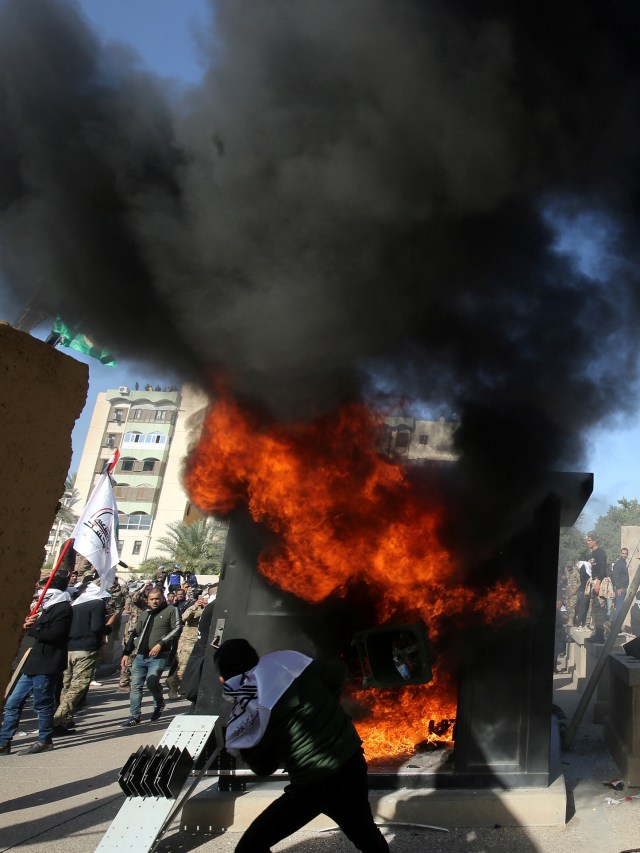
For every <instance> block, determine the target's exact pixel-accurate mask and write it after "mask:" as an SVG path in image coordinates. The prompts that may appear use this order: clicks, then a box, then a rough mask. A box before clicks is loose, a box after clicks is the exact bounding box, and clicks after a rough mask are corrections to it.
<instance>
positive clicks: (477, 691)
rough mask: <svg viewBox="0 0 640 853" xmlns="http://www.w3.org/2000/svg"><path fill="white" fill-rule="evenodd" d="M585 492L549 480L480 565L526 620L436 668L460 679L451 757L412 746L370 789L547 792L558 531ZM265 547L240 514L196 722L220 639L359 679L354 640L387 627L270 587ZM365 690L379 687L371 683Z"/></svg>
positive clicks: (480, 637) (475, 635) (214, 707)
mask: <svg viewBox="0 0 640 853" xmlns="http://www.w3.org/2000/svg"><path fill="white" fill-rule="evenodd" d="M592 486H593V478H592V475H591V474H578V473H571V474H569V473H567V474H553V475H549V476H548V477H546V478H545V479H544V482H543V483H542V484H541V486H540V487H539V488H538V492H537V496H536V497H535V499H534V500H532V501H530V502H529V505H530V507H531V510H530V513H529V517H528V518H527V519H526V520H525V521H524V522H523V523H522V524H520V525H519V527H518V530H517V532H512V533H511V534H510V535H509V537H508V539H507V540H506V541H504V542H501V543H500V544H499V546H498V547H496V548H495V549H494V552H493V554H491V555H489V556H484V557H483V563H482V565H479V567H478V574H479V575H482V576H485V577H486V576H491V574H492V573H494V574H495V572H496V571H498V570H500V569H501V568H507V569H508V571H509V572H510V573H511V574H512V575H513V576H514V577H516V578H517V581H518V584H519V585H520V587H521V588H523V589H524V590H525V592H526V593H527V596H528V600H529V603H530V612H529V615H528V617H527V618H526V619H517V620H507V621H506V622H505V623H504V625H503V626H502V627H501V628H499V629H497V630H495V629H494V630H489V629H487V628H484V629H474V631H473V632H472V633H470V634H469V636H468V637H464V636H463V637H462V640H463V642H462V643H460V642H458V644H457V648H456V649H455V650H452V660H451V661H448V660H445V665H447V666H451V667H454V668H455V670H456V672H457V678H458V706H457V715H456V729H455V744H454V748H453V751H451V750H450V749H446V750H445V749H443V750H440V753H439V755H436V756H434V755H431V756H430V757H429V758H428V760H427V759H425V760H421V759H420V755H421V753H420V751H419V748H418V751H417V752H416V759H415V760H414V759H413V758H412V759H411V760H410V761H408V762H406V761H405V762H404V763H402V764H399V763H397V762H396V763H394V762H379V761H374V762H370V784H371V786H372V787H380V788H382V787H384V788H389V787H393V786H397V787H443V788H445V787H458V788H470V787H496V786H497V787H502V788H517V787H547V786H548V785H550V784H551V782H553V781H554V779H555V778H556V776H557V775H558V772H559V771H558V767H556V766H555V765H556V762H555V761H554V758H553V748H552V718H551V707H552V690H553V668H554V667H553V662H554V633H555V616H556V610H555V602H556V596H557V565H558V562H557V561H558V542H559V531H560V527H562V526H570V525H572V524H573V523H574V522H575V521H576V519H577V517H578V515H579V513H580V511H581V510H582V508H583V506H584V504H585V503H586V501H587V499H588V497H589V495H590V493H591V490H592ZM268 545H269V534H268V532H266V531H265V530H263V529H262V528H260V527H259V526H258V525H256V524H254V523H253V521H252V520H251V519H250V518H249V516H248V514H247V513H246V512H236V514H235V515H234V516H233V518H232V519H231V524H230V528H229V536H228V540H227V546H226V551H225V557H224V566H223V571H222V575H221V580H220V585H219V592H218V597H217V599H216V603H215V606H214V612H213V618H212V622H211V630H210V635H209V641H208V646H207V651H206V655H205V661H204V665H203V672H202V681H201V686H200V691H199V694H198V700H197V703H196V709H195V712H196V714H224V713H226V711H227V703H225V702H223V701H222V699H221V691H220V685H219V682H218V679H217V672H216V670H215V665H214V663H213V653H214V646H215V645H218V644H219V643H220V642H221V640H224V639H231V638H234V637H239V636H244V637H246V638H247V639H248V640H249V641H250V642H252V643H253V644H254V645H255V647H256V648H257V649H258V651H259V652H260V653H266V652H269V651H275V650H277V649H282V648H292V649H297V650H298V651H301V652H303V653H306V654H309V655H311V656H314V657H321V656H329V657H341V658H342V659H343V660H345V661H346V662H347V663H348V665H349V666H350V668H351V670H352V672H353V673H354V675H356V676H358V677H360V678H361V679H362V676H363V673H362V671H361V665H360V661H359V660H358V657H359V655H358V650H357V645H358V643H357V642H356V643H355V644H354V637H356V636H357V635H359V636H360V637H362V636H363V632H364V636H367V635H371V632H372V630H374V629H375V628H376V627H379V628H381V629H382V630H389V626H388V625H387V626H375V625H372V624H371V623H370V620H369V616H368V613H367V607H366V605H363V606H362V607H359V606H358V604H357V601H358V591H357V590H354V591H353V593H352V594H350V595H348V596H347V597H346V598H345V599H338V600H331V601H326V602H323V603H321V604H310V603H308V602H306V601H303V600H301V599H299V598H297V597H295V596H293V595H290V594H288V593H285V592H283V591H282V590H281V589H279V588H278V587H276V586H274V585H272V584H270V583H269V582H267V580H265V578H264V577H263V576H262V575H261V574H260V573H259V572H258V569H257V563H258V557H259V554H260V553H261V551H262V550H263V549H264V548H265V547H268ZM427 628H428V626H427ZM458 640H460V637H458ZM427 665H428V664H426V663H425V666H427ZM440 665H442V662H441V664H440ZM364 675H365V681H366V675H367V674H366V673H365V674H364ZM369 675H371V673H369ZM422 680H423V681H428V678H426V677H425V678H424V679H422ZM369 681H370V682H371V679H369ZM371 689H376V686H375V679H374V680H373V686H372V687H371ZM397 689H399V690H402V689H403V687H402V686H399V687H397ZM416 740H417V741H418V740H419V736H418V735H417V736H416Z"/></svg>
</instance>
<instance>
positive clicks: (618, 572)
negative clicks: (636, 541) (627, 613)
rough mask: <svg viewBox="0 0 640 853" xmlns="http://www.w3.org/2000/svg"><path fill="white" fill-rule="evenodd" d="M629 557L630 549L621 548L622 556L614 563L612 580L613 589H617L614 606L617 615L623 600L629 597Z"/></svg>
mask: <svg viewBox="0 0 640 853" xmlns="http://www.w3.org/2000/svg"><path fill="white" fill-rule="evenodd" d="M628 559H629V549H628V548H621V549H620V556H619V557H618V559H617V560H616V561H615V563H614V564H613V571H612V578H611V581H612V583H613V589H614V591H615V594H616V597H615V599H614V606H615V608H616V616H617V615H618V611H619V610H620V606H621V605H622V602H623V601H624V600H625V598H626V597H627V588H628V586H629V566H628V564H627V560H628Z"/></svg>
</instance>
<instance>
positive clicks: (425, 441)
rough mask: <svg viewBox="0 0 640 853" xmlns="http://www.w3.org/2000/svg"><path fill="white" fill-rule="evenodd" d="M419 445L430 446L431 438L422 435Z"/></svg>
mask: <svg viewBox="0 0 640 853" xmlns="http://www.w3.org/2000/svg"><path fill="white" fill-rule="evenodd" d="M418 444H429V436H428V435H421V436H420V438H419V439H418Z"/></svg>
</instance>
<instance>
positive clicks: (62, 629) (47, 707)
mask: <svg viewBox="0 0 640 853" xmlns="http://www.w3.org/2000/svg"><path fill="white" fill-rule="evenodd" d="M66 588H67V577H66V575H65V576H62V575H60V576H59V575H56V576H55V577H54V578H53V580H52V582H51V584H50V586H49V589H48V590H47V592H46V594H45V598H44V602H43V605H42V613H41V615H40V616H37V615H36V616H27V618H26V619H25V622H24V627H25V628H26V629H27V632H28V636H29V637H30V638H32V639H33V640H34V644H33V646H32V648H31V651H30V652H29V657H28V658H27V660H26V663H25V665H24V667H23V670H22V675H21V676H20V678H19V679H18V681H17V682H16V684H15V687H14V688H13V691H12V693H11V695H10V696H9V698H8V699H7V702H6V704H5V706H4V719H3V721H2V727H1V728H0V755H8V754H9V753H10V752H11V739H12V738H13V736H14V734H15V733H16V730H17V728H18V725H19V723H20V715H21V714H22V708H23V706H24V703H25V702H26V701H27V698H28V697H29V696H30V695H31V694H32V693H33V707H34V710H35V712H36V714H37V715H38V740H37V741H36V742H35V743H34V744H33V745H32V746H31V747H30V748H29V749H27V750H26V751H25V752H24V754H26V755H34V754H38V753H41V752H47V751H48V750H50V749H53V743H52V736H53V712H54V707H55V699H54V694H55V689H56V682H57V680H58V678H59V677H60V674H61V673H62V672H64V670H65V669H66V667H67V642H68V637H69V630H70V628H71V620H72V616H73V614H72V608H71V602H70V600H69V599H70V597H69V593H68V592H67V591H66Z"/></svg>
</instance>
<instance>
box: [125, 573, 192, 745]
mask: <svg viewBox="0 0 640 853" xmlns="http://www.w3.org/2000/svg"><path fill="white" fill-rule="evenodd" d="M147 606H148V608H149V609H148V610H144V611H142V612H141V613H140V614H139V616H138V618H137V619H136V624H135V627H134V629H133V631H132V632H131V634H130V636H129V639H128V640H127V644H126V646H125V648H124V656H123V659H122V665H123V667H124V668H125V669H126V667H127V664H128V661H129V655H130V654H131V653H132V652H133V650H134V648H135V651H136V656H135V660H134V662H133V666H132V667H131V694H130V697H129V705H130V708H129V711H130V717H129V719H128V720H127V721H126V722H125V723H123V724H122V725H123V728H129V727H131V726H137V725H139V724H140V711H141V708H142V688H143V686H144V682H145V678H146V680H147V687H148V688H149V692H150V693H151V695H152V696H153V699H154V702H155V708H154V709H153V711H152V712H151V718H150V719H151V721H153V720H157V719H158V718H159V717H160V715H161V714H162V712H163V710H164V706H165V702H164V699H163V696H162V685H161V684H160V677H161V675H162V671H163V669H164V668H165V667H166V666H167V665H168V664H169V662H170V660H171V657H172V656H173V652H174V650H175V646H176V643H177V640H178V636H179V634H180V616H179V615H178V611H177V610H176V608H175V607H174V606H173V605H172V604H167V602H166V600H165V597H164V592H163V591H162V590H161V589H159V588H157V587H156V588H154V589H152V590H151V592H150V593H149V596H148V598H147Z"/></svg>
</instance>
